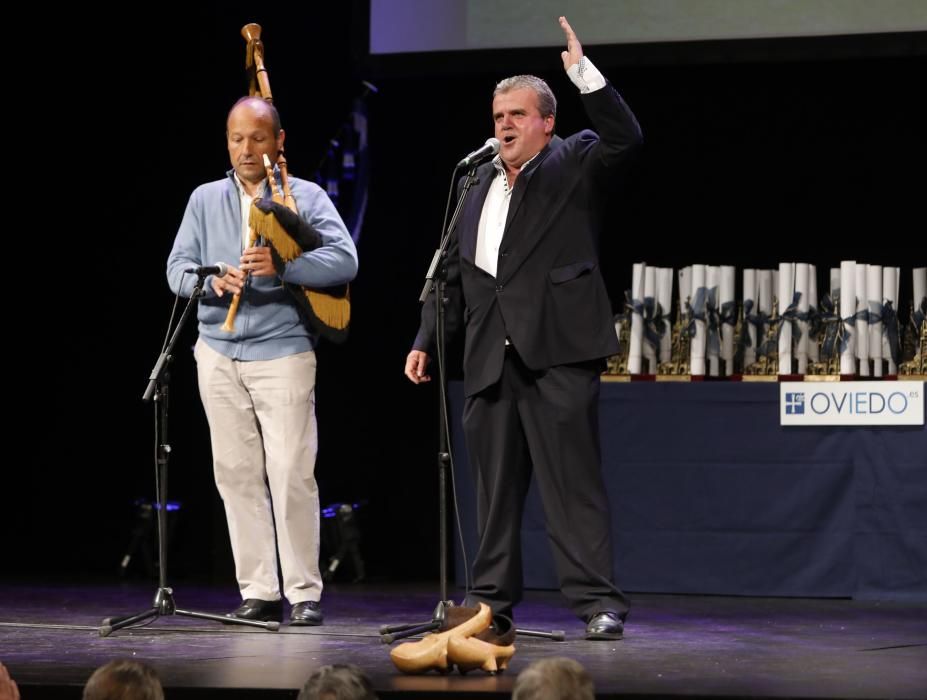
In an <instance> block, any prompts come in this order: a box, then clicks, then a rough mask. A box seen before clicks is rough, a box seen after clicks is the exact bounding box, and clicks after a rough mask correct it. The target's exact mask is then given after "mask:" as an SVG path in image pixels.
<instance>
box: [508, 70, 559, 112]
mask: <svg viewBox="0 0 927 700" xmlns="http://www.w3.org/2000/svg"><path fill="white" fill-rule="evenodd" d="M521 88H530V89H532V90H534V92H535V94H536V95H537V96H538V111H539V112H540V113H541V116H542V117H554V118H555V119H556V118H557V98H556V97H554V93H553V91H551V89H550V86H548V84H547V83H545V82H544V81H543V80H541V79H540V78H538V77H537V76H536V75H513V76H512V77H511V78H506V79H505V80H501V81H499V83H498V84H497V85H496V89H495V90H493V93H492V96H493V97H495V96H496V95H500V94H502V93H504V92H509V91H510V90H520V89H521Z"/></svg>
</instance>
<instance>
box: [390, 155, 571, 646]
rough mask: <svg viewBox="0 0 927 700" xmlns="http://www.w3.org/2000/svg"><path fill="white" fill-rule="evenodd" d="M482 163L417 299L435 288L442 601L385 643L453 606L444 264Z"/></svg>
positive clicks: (551, 635)
mask: <svg viewBox="0 0 927 700" xmlns="http://www.w3.org/2000/svg"><path fill="white" fill-rule="evenodd" d="M478 166H479V163H478V162H477V163H472V164H470V165H469V170H468V171H467V175H466V179H465V180H464V183H463V189H462V191H461V193H460V197H459V198H458V200H457V206H456V207H455V208H454V213H453V214H452V215H451V220H450V222H449V223H448V225H447V229H446V230H445V231H444V234H443V236H442V237H441V244H440V245H439V246H438V249H437V250H436V251H435V254H434V257H433V258H432V259H431V264H430V265H429V266H428V272H427V273H426V274H425V285H424V287H422V293H421V294H420V295H419V298H418V300H419V301H420V302H421V303H423V304H424V303H425V302H426V301H427V299H428V295H429V293H431V291H432V290H433V289H434V292H435V295H434V297H435V353H436V355H437V360H438V362H437V365H438V518H439V522H438V536H439V537H440V542H439V552H440V554H439V556H440V561H439V566H440V578H441V582H440V585H441V600H439V601H438V603H437V605H436V606H435V609H434V612H432V615H431V620H430V621H428V622H413V623H405V624H398V625H382V626H381V627H380V641H381V642H382V643H383V644H392V643H393V642H394V641H396V640H399V639H405V638H407V637H413V636H415V635H418V634H422V633H424V632H432V631H434V630H439V629H441V628H442V627H443V626H444V623H445V621H446V620H447V610H448V608H451V607H454V601H452V600H449V599H448V595H447V480H448V471H449V468H450V465H451V453H450V435H449V423H448V417H447V372H446V369H445V366H444V359H445V357H444V349H445V346H444V341H445V337H444V332H445V311H444V305H445V303H446V302H447V299H446V298H445V296H444V295H445V289H446V287H447V268H446V266H445V265H444V264H443V263H444V261H445V259H446V258H447V248H448V246H449V245H450V240H451V234H452V233H453V231H454V228H455V227H456V226H457V219H458V217H459V216H460V212H461V211H462V210H463V205H464V202H466V200H467V195H468V194H469V193H470V189H471V188H472V187H473V186H474V185H476V184H478V183H479V178H478V177H477V176H476V169H477V167H478ZM516 633H517V634H522V635H524V636H529V637H544V638H548V639H553V640H556V641H563V639H564V638H565V636H564V633H563V632H562V631H559V630H557V631H552V632H544V631H537V630H516Z"/></svg>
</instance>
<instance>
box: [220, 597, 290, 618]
mask: <svg viewBox="0 0 927 700" xmlns="http://www.w3.org/2000/svg"><path fill="white" fill-rule="evenodd" d="M226 617H237V618H238V619H239V620H259V621H261V622H283V601H282V600H261V599H260V598H248V599H247V600H245V602H243V603H242V604H241V605H240V606H238V607H237V608H236V609H235V610H233V611H232V612H230V613H228V614H227V615H226Z"/></svg>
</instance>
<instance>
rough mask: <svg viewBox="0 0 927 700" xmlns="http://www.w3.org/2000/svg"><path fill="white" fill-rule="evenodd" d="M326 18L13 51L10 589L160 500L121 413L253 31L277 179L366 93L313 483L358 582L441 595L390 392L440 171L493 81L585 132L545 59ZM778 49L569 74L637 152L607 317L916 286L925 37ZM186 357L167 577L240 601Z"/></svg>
mask: <svg viewBox="0 0 927 700" xmlns="http://www.w3.org/2000/svg"><path fill="white" fill-rule="evenodd" d="M318 5H319V4H318V3H297V4H289V5H287V6H286V7H285V8H283V9H281V10H280V11H279V12H276V13H271V12H269V11H266V10H263V9H262V10H258V9H256V8H257V6H255V9H248V10H239V9H236V8H235V7H234V6H230V5H228V4H225V3H223V4H222V5H221V6H220V5H218V4H216V5H214V6H213V5H206V6H205V7H203V6H199V7H198V8H194V6H193V4H190V9H186V10H182V11H181V10H180V9H176V8H175V9H167V8H166V6H163V5H159V6H158V7H157V8H154V7H148V8H147V9H142V10H140V11H138V12H136V13H134V14H133V15H132V17H131V18H130V17H129V16H128V15H122V14H119V13H117V14H111V15H107V16H105V17H104V16H99V17H88V16H84V15H79V16H77V15H76V16H73V17H64V16H55V17H53V18H48V21H47V22H44V23H36V24H32V25H29V29H28V31H29V32H30V35H29V36H27V37H26V39H27V41H28V42H29V44H30V50H31V51H32V52H33V53H31V54H28V55H29V56H32V55H34V52H35V51H43V52H46V53H47V54H48V56H50V58H49V60H50V61H51V63H52V66H53V69H52V71H50V72H43V73H41V74H37V75H34V76H31V78H30V80H29V83H30V87H31V88H32V90H34V91H35V94H34V95H30V97H29V100H30V102H28V103H27V104H28V109H26V110H25V114H22V112H21V111H15V110H14V111H15V114H16V115H18V116H20V117H21V121H22V122H23V123H24V124H26V126H23V127H21V128H19V129H16V130H14V131H12V132H8V134H7V137H8V141H11V142H16V143H15V144H14V145H15V146H19V147H21V148H25V149H26V150H28V151H30V154H31V155H32V156H33V158H35V157H36V155H38V158H37V160H38V162H37V163H35V166H34V167H37V169H38V170H37V172H36V173H35V174H34V175H33V176H31V178H30V179H28V180H20V179H18V178H19V176H20V166H19V165H16V164H13V163H11V168H10V172H9V174H8V181H9V180H10V179H11V178H17V180H16V182H18V183H19V184H18V185H17V186H14V187H13V188H12V189H11V190H10V194H11V199H10V201H9V202H8V210H10V211H13V213H14V217H15V220H16V221H17V222H18V223H17V229H16V231H8V232H7V245H8V247H9V250H10V257H11V258H12V257H14V254H15V259H16V260H17V261H19V262H17V263H15V264H14V265H13V266H14V267H15V268H16V269H15V270H14V274H13V275H12V276H11V278H10V282H9V284H8V296H7V302H8V303H7V307H8V311H9V313H10V315H9V318H10V320H11V321H12V323H10V325H8V327H7V338H8V342H7V354H8V356H9V358H10V359H9V362H8V363H7V377H8V382H7V386H8V410H9V411H11V412H13V418H12V419H11V420H10V421H9V422H8V425H7V429H6V431H5V433H6V438H7V445H8V447H7V458H6V459H5V460H4V462H5V468H4V472H5V476H4V483H3V485H2V486H0V492H2V494H3V496H2V501H0V503H2V506H0V508H2V512H3V515H2V517H3V528H2V535H0V537H2V547H3V557H2V559H0V561H2V563H0V570H2V574H3V576H4V577H11V576H16V575H23V576H29V575H35V574H42V575H48V576H49V577H52V578H70V577H72V576H75V575H77V574H79V573H83V572H87V573H91V574H94V575H99V576H107V577H109V576H115V575H116V572H117V568H118V564H119V560H120V557H121V556H122V555H123V554H124V553H125V551H126V549H127V547H128V546H129V542H130V539H131V533H132V528H133V524H134V509H135V507H134V505H133V503H134V501H135V499H137V498H151V497H153V493H154V486H153V484H154V463H153V454H154V444H153V426H152V423H153V410H152V408H151V407H150V406H147V405H144V404H143V403H142V402H141V400H140V397H141V394H142V392H143V390H144V388H145V385H146V382H147V377H148V374H149V372H150V370H151V367H152V365H153V363H154V361H155V359H156V357H157V354H158V351H159V348H160V346H161V341H162V337H163V334H164V330H165V326H166V323H167V320H168V317H169V314H170V311H171V305H172V301H173V300H172V297H171V295H170V293H169V291H168V290H167V286H166V283H165V280H164V272H163V271H164V261H165V259H166V257H167V254H168V252H169V250H170V247H171V244H172V241H173V238H174V234H175V232H176V228H177V225H178V224H179V222H180V219H181V216H182V214H183V209H184V206H185V204H186V201H187V197H188V196H189V194H190V192H191V191H192V190H193V188H194V187H196V186H197V185H198V184H201V183H202V182H205V181H208V180H213V179H218V178H220V177H222V175H223V173H224V171H225V170H226V169H227V168H228V159H227V153H226V150H225V142H224V134H223V129H224V119H225V114H226V112H227V110H228V108H229V106H230V105H231V104H232V102H234V100H235V99H237V97H239V96H240V95H241V94H242V93H243V92H244V91H245V89H246V85H245V82H244V77H243V73H244V41H243V40H242V39H241V37H240V36H239V30H240V28H241V27H242V25H244V24H245V23H246V22H249V21H256V22H259V23H260V24H262V25H263V27H264V34H263V36H264V42H265V47H266V60H267V66H268V69H269V73H270V80H271V85H272V87H273V90H274V95H275V97H276V102H277V105H278V107H279V108H280V111H281V114H282V117H283V125H284V128H285V129H286V131H287V146H288V149H287V151H288V156H289V160H290V164H291V169H292V171H293V173H294V174H297V175H308V174H311V173H312V171H313V170H314V169H315V167H316V165H317V164H318V163H319V161H320V159H321V158H322V156H323V154H324V152H325V149H326V143H327V140H328V139H329V138H330V137H331V136H332V135H334V133H335V132H336V131H337V129H338V127H339V125H340V124H341V122H342V121H343V120H344V119H345V117H346V116H347V114H348V111H349V109H350V107H351V102H352V99H353V98H354V97H355V96H356V95H357V94H358V93H359V92H360V81H361V80H362V79H366V80H369V81H371V82H373V83H374V84H375V85H376V86H377V87H378V88H379V93H378V94H377V95H376V96H375V97H373V98H372V99H371V100H370V148H371V153H372V159H373V166H372V167H373V170H372V178H371V183H370V201H369V208H368V212H367V217H366V225H365V227H364V230H363V233H362V235H361V238H360V242H359V254H360V260H361V267H360V275H359V277H358V279H357V281H356V283H355V284H354V286H353V301H354V322H353V328H352V334H351V338H350V340H349V341H348V343H347V344H346V345H345V346H343V347H340V348H333V347H322V348H320V350H319V355H320V359H319V368H320V374H319V386H318V410H319V424H320V431H321V447H320V453H319V461H318V477H319V481H320V484H321V489H322V500H323V503H333V502H339V501H343V500H351V501H355V502H357V501H361V500H364V501H366V505H365V506H364V507H363V508H362V510H361V511H360V515H361V522H362V526H363V538H364V541H363V548H364V555H365V558H366V559H367V564H368V568H369V570H370V572H371V574H372V575H375V576H381V577H392V578H412V577H434V576H436V574H437V551H438V542H437V508H436V494H437V476H436V467H435V461H436V460H435V453H436V449H437V414H436V409H435V401H436V392H435V390H434V387H433V386H429V387H419V388H416V387H413V386H412V385H411V384H409V383H408V382H407V381H406V380H405V379H404V378H403V376H402V366H403V362H404V358H405V355H406V352H407V351H408V348H409V344H410V342H411V340H412V337H413V335H414V333H415V329H416V327H417V315H418V304H417V301H416V300H417V296H418V293H419V290H420V288H421V283H422V278H423V275H424V272H425V269H426V266H427V264H428V261H429V259H430V257H431V254H432V251H433V249H434V247H435V245H436V243H437V239H438V235H439V228H440V223H441V219H442V214H443V210H444V204H445V198H446V194H447V186H448V184H449V179H450V176H451V171H452V167H453V164H454V163H455V162H456V161H457V160H458V159H459V158H460V157H462V156H463V155H464V154H466V153H467V152H468V151H470V150H471V149H473V148H475V147H477V146H479V145H480V144H482V143H483V141H484V140H485V139H486V138H487V137H488V136H490V135H491V133H492V132H491V120H490V101H491V92H492V88H493V85H494V83H495V82H496V81H497V80H498V79H500V78H502V77H505V76H506V75H510V74H514V73H521V72H532V73H536V74H538V75H541V76H542V77H544V78H545V79H547V80H548V81H549V82H550V84H551V86H552V87H553V89H554V90H555V92H556V93H557V95H558V97H559V99H560V114H559V117H558V131H559V132H560V133H563V134H567V133H570V132H572V131H574V130H576V129H579V128H582V127H585V126H587V122H586V118H585V116H584V114H583V112H582V108H581V105H580V101H579V99H578V97H577V96H576V94H575V93H576V91H575V89H574V88H573V86H572V85H571V84H570V83H569V82H568V80H567V79H566V77H565V76H564V75H563V72H562V68H561V62H560V56H559V50H558V49H520V50H511V51H491V52H476V53H466V54H462V53H461V54H455V53H447V54H429V55H428V56H425V57H409V56H391V57H388V58H389V60H385V59H384V58H383V57H377V58H371V57H369V56H368V55H367V48H366V47H367V32H368V29H367V14H366V13H367V10H366V7H365V3H355V4H351V3H344V4H343V6H342V4H339V6H338V7H337V8H336V7H327V8H320V7H319V6H318ZM333 5H334V4H333ZM552 21H554V20H553V19H552ZM575 28H576V31H577V33H578V35H579V37H580V38H582V37H583V30H584V28H583V27H582V26H577V27H575ZM422 31H428V28H427V27H422ZM783 41H784V43H783V42H776V41H771V40H769V41H764V42H748V43H741V44H716V43H706V44H686V45H674V46H669V47H666V46H664V47H659V46H651V45H641V46H635V47H594V46H589V47H587V52H588V53H589V55H590V56H591V57H592V58H593V59H594V60H595V61H596V63H597V65H598V66H599V67H600V68H601V69H602V70H603V71H604V72H605V74H606V75H607V76H608V77H609V78H610V79H611V80H612V81H613V82H614V84H615V85H616V86H617V87H618V88H619V89H620V90H621V92H622V93H623V94H624V96H625V97H626V99H627V101H628V102H629V104H630V105H631V106H632V108H633V109H634V111H635V112H636V114H637V115H638V117H639V119H640V122H641V124H642V126H643V130H644V134H645V139H646V146H645V148H644V149H643V151H642V152H641V155H640V158H639V159H638V160H637V162H636V163H635V164H634V166H633V168H632V170H631V171H630V173H629V177H628V179H627V183H626V186H625V188H624V189H623V191H621V192H620V193H616V198H615V206H614V211H613V212H612V218H611V227H610V231H609V233H608V235H607V236H606V239H605V240H604V241H603V268H604V270H605V273H606V276H607V281H608V286H609V289H610V291H611V292H612V294H613V299H614V300H615V301H616V302H617V301H618V300H619V299H620V293H621V291H622V290H623V289H625V288H626V287H627V286H628V283H629V277H630V267H631V263H632V262H634V261H637V260H646V261H647V262H648V263H650V264H659V265H662V266H679V265H684V264H688V263H692V262H706V263H713V264H722V263H723V264H734V265H738V266H739V267H742V266H751V267H761V266H762V267H771V266H773V265H775V264H777V263H778V262H779V261H780V260H803V261H808V262H813V263H816V264H817V265H818V266H819V268H820V269H822V270H823V268H825V267H827V266H829V265H831V264H836V263H837V262H838V261H839V260H840V259H841V258H855V259H858V260H866V261H869V262H873V263H885V264H896V265H902V266H904V267H905V270H909V269H910V268H911V267H912V266H915V265H924V264H925V263H927V254H925V246H924V236H923V213H924V212H923V190H924V185H925V182H924V179H925V178H924V162H925V159H924V151H925V149H924V133H923V129H924V124H925V116H927V115H925V111H924V90H923V81H924V75H925V70H924V69H925V67H927V66H925V59H924V54H925V52H924V46H925V44H924V37H923V36H917V35H905V36H901V37H876V38H875V39H873V38H867V39H865V40H863V39H859V40H854V41H841V40H840V38H839V37H838V38H836V39H834V38H831V39H827V40H825V39H821V40H814V39H804V40H801V41H788V40H783ZM14 104H16V103H15V102H14ZM33 124H35V127H33ZM11 160H12V159H11ZM849 240H854V241H861V242H854V243H848V242H845V241H849ZM14 251H15V253H14ZM207 262H211V261H207ZM821 284H822V285H823V279H822V280H821ZM9 287H12V288H11V289H9ZM905 289H908V290H909V289H910V281H909V279H908V278H907V277H906V278H905V280H904V282H903V285H902V296H903V297H904V296H905ZM908 294H909V292H908ZM194 338H195V334H194V333H193V332H192V328H191V329H190V330H189V331H188V332H187V333H186V335H185V338H184V341H183V343H182V350H181V352H180V353H178V357H177V361H176V363H175V367H174V371H173V373H172V382H171V399H170V407H171V415H170V418H171V423H170V443H171V445H172V447H173V451H172V457H171V470H170V484H169V487H170V488H169V491H170V495H171V497H172V499H177V500H179V501H181V502H182V508H181V510H180V514H179V516H178V517H176V522H175V524H174V528H173V540H172V551H171V559H170V562H171V565H172V570H171V577H170V578H172V579H175V578H183V577H192V576H211V577H215V578H217V579H219V580H221V581H227V582H228V583H229V585H233V576H232V568H231V562H230V555H229V552H228V545H227V543H226V531H225V522H224V516H223V514H222V510H221V503H220V502H219V499H218V496H217V495H216V493H215V489H214V486H213V482H212V475H211V468H210V458H209V443H208V433H207V429H206V423H205V420H204V418H203V415H202V409H201V406H200V405H199V398H198V395H197V390H196V384H195V370H194V366H193V360H192V357H191V355H190V353H189V347H190V346H191V345H192V343H193V341H194ZM14 446H15V447H14ZM13 454H19V455H21V456H17V457H15V458H14V457H13V456H12V455H13ZM131 568H132V573H141V572H142V571H143V567H142V566H141V565H140V563H139V564H133V566H132V567H131ZM346 573H347V572H346Z"/></svg>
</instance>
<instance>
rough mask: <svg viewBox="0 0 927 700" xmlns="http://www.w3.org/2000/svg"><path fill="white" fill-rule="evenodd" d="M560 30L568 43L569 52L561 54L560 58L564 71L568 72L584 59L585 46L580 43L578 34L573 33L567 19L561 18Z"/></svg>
mask: <svg viewBox="0 0 927 700" xmlns="http://www.w3.org/2000/svg"><path fill="white" fill-rule="evenodd" d="M560 28H561V29H563V33H564V34H565V35H566V43H567V50H566V51H561V52H560V58H562V59H563V70H567V69H569V67H570V66H572V65H575V64H577V63H579V59H581V58H582V57H583V45H582V44H580V43H579V39H577V38H576V32H574V31H573V27H571V26H570V23H569V22H567V18H566V17H561V18H560Z"/></svg>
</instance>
